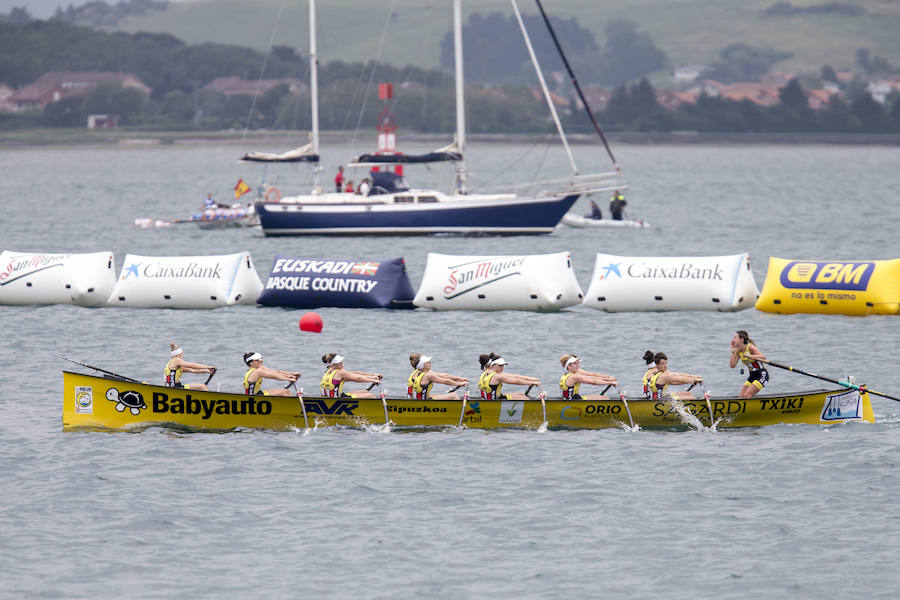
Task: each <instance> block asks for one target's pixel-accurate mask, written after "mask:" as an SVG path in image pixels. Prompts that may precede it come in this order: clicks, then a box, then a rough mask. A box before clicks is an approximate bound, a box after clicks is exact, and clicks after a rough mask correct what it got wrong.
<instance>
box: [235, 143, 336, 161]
mask: <svg viewBox="0 0 900 600" xmlns="http://www.w3.org/2000/svg"><path fill="white" fill-rule="evenodd" d="M241 160H246V161H252V162H281V163H292V162H319V155H318V154H316V153H315V152H314V151H313V145H312V144H306V145H305V146H300V147H299V148H294V149H293V150H288V151H287V152H283V153H282V154H271V153H269V152H248V153H247V154H245V155H243V156H242V157H241Z"/></svg>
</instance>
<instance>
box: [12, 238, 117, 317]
mask: <svg viewBox="0 0 900 600" xmlns="http://www.w3.org/2000/svg"><path fill="white" fill-rule="evenodd" d="M115 282H116V273H115V261H114V258H113V253H112V252H91V253H88V254H42V253H28V252H11V251H9V250H7V251H4V252H2V253H0V304H77V305H79V306H102V305H103V304H104V303H105V302H106V299H107V298H108V297H109V294H110V292H111V291H112V289H113V286H114V285H115Z"/></svg>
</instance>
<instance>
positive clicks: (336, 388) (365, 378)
mask: <svg viewBox="0 0 900 600" xmlns="http://www.w3.org/2000/svg"><path fill="white" fill-rule="evenodd" d="M322 362H323V363H325V365H326V367H325V374H324V375H322V383H321V386H322V395H323V396H325V397H326V398H346V397H353V398H374V397H375V394H373V393H372V392H370V391H369V390H354V391H352V392H345V391H344V382H345V381H355V382H357V383H379V384H380V383H381V379H382V377H381V375H380V374H378V373H365V372H363V371H348V370H347V369H345V368H344V357H343V356H341V355H340V354H335V353H333V352H332V353H331V354H326V355H325V356H323V357H322Z"/></svg>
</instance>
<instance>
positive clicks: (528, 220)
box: [256, 194, 578, 236]
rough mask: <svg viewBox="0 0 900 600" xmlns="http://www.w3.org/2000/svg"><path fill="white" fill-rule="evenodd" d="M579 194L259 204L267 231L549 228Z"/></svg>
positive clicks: (408, 232)
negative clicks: (429, 200) (423, 201)
mask: <svg viewBox="0 0 900 600" xmlns="http://www.w3.org/2000/svg"><path fill="white" fill-rule="evenodd" d="M577 199H578V194H570V195H567V196H562V197H547V198H529V199H523V198H503V199H497V200H453V201H448V202H426V203H409V204H406V203H384V202H354V203H347V204H333V203H332V204H314V203H298V204H284V203H265V202H260V203H257V204H256V211H257V214H258V215H259V221H260V225H262V229H263V232H264V233H265V234H266V235H267V236H283V235H422V234H432V233H455V234H462V235H477V234H486V235H522V234H542V233H550V232H551V231H553V229H554V227H556V226H557V225H558V224H559V222H560V220H561V219H562V217H563V215H564V214H566V211H568V210H569V209H570V208H571V207H572V205H573V204H575V201H576V200H577Z"/></svg>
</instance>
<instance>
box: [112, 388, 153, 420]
mask: <svg viewBox="0 0 900 600" xmlns="http://www.w3.org/2000/svg"><path fill="white" fill-rule="evenodd" d="M106 399H107V400H109V401H110V402H115V403H116V410H117V411H119V412H122V411H124V410H125V409H126V408H130V409H131V414H133V415H139V414H141V409H144V408H147V404H146V403H145V402H144V397H143V396H141V394H140V393H139V392H133V391H129V392H120V391H119V390H117V389H116V388H109V389H108V390H106Z"/></svg>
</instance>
